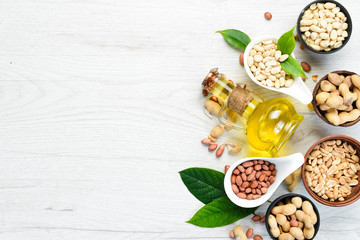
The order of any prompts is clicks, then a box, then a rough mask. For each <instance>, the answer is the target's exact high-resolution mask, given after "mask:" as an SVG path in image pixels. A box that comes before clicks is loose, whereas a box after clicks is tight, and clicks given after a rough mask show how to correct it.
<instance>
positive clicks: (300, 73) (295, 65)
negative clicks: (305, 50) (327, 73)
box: [280, 56, 307, 78]
mask: <svg viewBox="0 0 360 240" xmlns="http://www.w3.org/2000/svg"><path fill="white" fill-rule="evenodd" d="M280 64H281V67H282V69H284V71H285V72H287V73H288V74H290V75H292V76H294V77H306V75H305V72H304V69H303V68H302V67H301V65H300V63H299V62H298V61H296V60H295V59H294V58H292V57H290V56H289V57H288V58H287V59H286V60H285V61H284V62H282V63H280ZM306 78H307V77H306Z"/></svg>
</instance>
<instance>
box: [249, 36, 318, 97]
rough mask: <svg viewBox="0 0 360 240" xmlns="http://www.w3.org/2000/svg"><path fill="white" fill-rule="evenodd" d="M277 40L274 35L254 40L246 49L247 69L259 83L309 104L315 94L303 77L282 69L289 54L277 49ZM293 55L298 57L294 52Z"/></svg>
mask: <svg viewBox="0 0 360 240" xmlns="http://www.w3.org/2000/svg"><path fill="white" fill-rule="evenodd" d="M277 40H278V39H277V38H275V37H273V36H261V37H258V38H256V39H254V40H252V41H251V42H250V43H249V44H248V45H247V47H246V49H245V51H244V67H245V71H246V73H247V75H248V76H249V77H250V79H251V80H252V81H253V82H254V83H256V84H257V85H259V86H261V87H264V88H266V89H269V90H272V91H275V92H280V93H284V94H287V95H289V96H292V97H294V98H296V99H297V100H298V101H300V102H301V103H303V104H309V103H310V102H311V101H312V98H313V96H312V94H311V92H310V90H309V89H308V88H307V86H306V85H305V83H304V81H303V80H302V79H301V77H294V76H292V75H290V74H288V73H287V72H285V70H283V69H282V67H281V62H283V61H285V60H286V59H287V58H288V57H289V55H287V54H282V53H281V52H280V51H279V50H277ZM291 57H293V58H296V57H295V55H294V53H293V52H292V53H291Z"/></svg>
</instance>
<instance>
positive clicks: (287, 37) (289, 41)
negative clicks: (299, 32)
mask: <svg viewBox="0 0 360 240" xmlns="http://www.w3.org/2000/svg"><path fill="white" fill-rule="evenodd" d="M295 27H296V26H295ZM295 27H293V28H292V29H291V30H290V31H288V32H286V33H284V34H283V35H282V36H281V37H280V38H279V40H278V42H277V49H278V50H280V51H281V53H282V54H288V55H290V54H291V53H292V51H293V50H294V48H295V37H294V28H295Z"/></svg>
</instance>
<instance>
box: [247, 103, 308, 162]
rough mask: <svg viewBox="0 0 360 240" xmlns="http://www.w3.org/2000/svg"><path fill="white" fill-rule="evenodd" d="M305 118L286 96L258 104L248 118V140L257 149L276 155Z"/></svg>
mask: <svg viewBox="0 0 360 240" xmlns="http://www.w3.org/2000/svg"><path fill="white" fill-rule="evenodd" d="M303 119H304V117H303V116H302V115H300V114H297V112H296V111H295V108H294V106H293V104H292V103H291V102H290V101H289V100H287V99H285V98H274V99H271V100H268V101H265V102H263V103H261V104H258V106H257V107H256V108H255V110H254V111H253V112H252V114H251V115H250V116H249V117H248V119H247V125H246V131H247V139H248V142H249V143H250V145H251V146H252V147H254V148H256V149H257V150H260V151H266V152H269V153H270V154H271V155H275V154H276V152H278V151H279V150H280V148H281V147H282V146H283V145H284V143H286V142H287V140H288V139H289V138H290V136H291V135H292V134H293V133H294V131H295V130H296V128H297V127H298V126H299V124H300V123H301V121H302V120H303Z"/></svg>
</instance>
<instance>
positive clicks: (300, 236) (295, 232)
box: [289, 227, 305, 240]
mask: <svg viewBox="0 0 360 240" xmlns="http://www.w3.org/2000/svg"><path fill="white" fill-rule="evenodd" d="M289 233H290V234H291V235H292V236H293V237H294V238H296V239H297V240H304V239H305V238H304V233H303V231H302V230H301V229H300V228H298V227H291V228H290V231H289Z"/></svg>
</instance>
